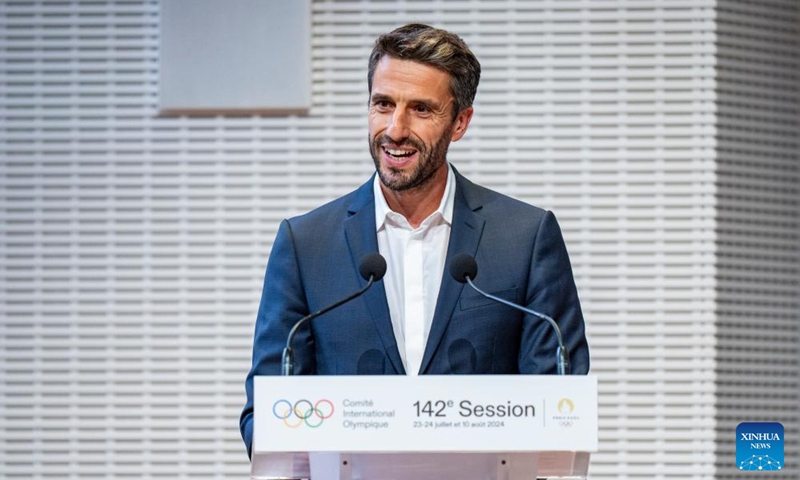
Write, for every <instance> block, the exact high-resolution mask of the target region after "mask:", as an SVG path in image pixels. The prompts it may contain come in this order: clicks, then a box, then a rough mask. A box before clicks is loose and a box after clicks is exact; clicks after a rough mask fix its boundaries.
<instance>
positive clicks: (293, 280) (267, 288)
mask: <svg viewBox="0 0 800 480" xmlns="http://www.w3.org/2000/svg"><path fill="white" fill-rule="evenodd" d="M308 313H309V312H308V305H307V302H306V297H305V293H304V289H303V281H302V279H301V278H300V269H299V267H298V263H297V255H296V250H295V243H294V238H293V235H292V228H291V225H290V224H289V222H288V221H286V220H284V221H283V222H282V223H281V225H280V227H279V228H278V234H277V236H276V237H275V243H274V244H273V246H272V252H271V253H270V256H269V262H268V264H267V272H266V275H265V277H264V287H263V290H262V293H261V303H260V305H259V307H258V316H257V317H256V325H255V334H254V336H253V363H252V368H251V369H250V372H249V373H248V374H247V379H246V380H245V391H246V393H247V403H246V404H245V406H244V409H243V410H242V414H241V416H240V418H239V429H240V430H241V433H242V439H243V440H244V443H245V446H246V448H247V454H248V455H251V453H252V443H253V407H254V405H253V377H254V376H255V375H280V374H281V355H282V353H283V348H284V346H285V345H286V338H287V337H288V335H289V331H290V330H291V329H292V327H293V326H294V324H295V323H296V322H297V321H298V320H300V319H301V318H303V317H304V316H306V315H307V314H308ZM292 347H293V349H294V350H295V359H296V363H295V373H296V374H301V375H309V374H313V373H314V372H315V370H316V361H315V353H314V339H313V337H312V335H311V329H310V327H309V326H308V324H306V325H305V326H304V327H301V328H300V329H299V330H298V331H297V334H296V336H295V338H294V342H293V343H292Z"/></svg>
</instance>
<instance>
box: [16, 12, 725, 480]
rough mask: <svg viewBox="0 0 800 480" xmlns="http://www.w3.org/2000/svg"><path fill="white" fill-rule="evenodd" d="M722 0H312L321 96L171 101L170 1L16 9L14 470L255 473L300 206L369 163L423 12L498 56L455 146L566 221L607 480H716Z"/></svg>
mask: <svg viewBox="0 0 800 480" xmlns="http://www.w3.org/2000/svg"><path fill="white" fill-rule="evenodd" d="M714 4H715V3H714V2H713V1H712V0H686V1H680V0H676V1H657V2H651V1H606V0H597V1H591V2H589V1H586V0H583V1H571V0H558V1H554V0H552V1H525V2H523V1H510V0H509V1H489V0H469V1H467V0H464V1H399V2H366V1H361V2H357V1H354V2H333V1H317V2H313V4H312V21H313V26H312V31H313V42H312V55H313V58H312V66H313V107H312V110H311V113H310V115H309V116H307V117H287V118H257V117H252V118H251V117H247V118H205V119H191V118H177V119H168V118H156V117H155V114H156V109H157V92H158V85H157V79H158V35H159V30H158V21H159V19H158V2H154V1H140V2H136V1H133V2H124V3H123V2H119V3H117V2H12V1H2V2H0V45H2V47H0V59H2V62H3V63H2V67H0V162H1V163H0V169H1V170H0V202H2V206H1V207H0V220H1V221H2V223H0V319H1V323H0V372H1V373H0V376H1V377H2V380H0V389H2V395H0V422H1V426H0V472H1V473H0V476H5V477H7V478H16V477H31V476H32V477H37V478H38V477H45V476H59V477H68V478H89V477H91V476H93V475H94V476H107V477H109V478H125V477H147V478H155V477H162V478H189V477H191V478H211V477H213V478H222V477H225V478H227V477H230V478H243V477H244V476H245V475H246V472H247V469H248V464H247V457H246V455H245V453H244V449H243V447H242V445H241V441H240V440H239V436H238V435H239V434H238V428H237V420H238V415H239V411H240V408H241V405H242V403H243V396H244V395H243V388H242V383H243V380H244V376H245V374H246V372H247V369H248V366H249V358H250V344H251V334H252V324H253V321H254V317H255V310H256V306H257V302H258V296H259V292H260V283H261V279H262V275H263V268H264V265H265V263H266V259H267V256H268V253H269V249H270V245H271V242H272V238H273V236H274V234H275V231H276V228H277V225H278V222H279V221H280V219H282V218H283V217H285V216H289V215H293V214H296V213H299V212H303V211H306V210H308V209H311V208H313V207H314V206H316V205H319V204H321V203H323V202H324V201H326V200H328V199H331V198H333V197H335V196H338V195H340V194H342V193H345V192H347V191H349V190H351V189H353V188H355V187H356V186H357V185H359V184H360V183H361V182H362V181H364V180H365V179H366V178H367V176H368V175H369V173H370V170H371V160H370V158H369V155H368V152H367V148H366V119H365V115H366V100H367V94H366V79H365V76H366V73H365V71H366V58H367V55H368V53H369V51H370V48H371V44H372V41H373V40H374V38H375V37H376V36H377V35H379V34H380V33H383V32H386V31H388V30H390V29H392V28H394V27H396V26H398V25H401V24H403V23H406V22H409V21H423V22H427V23H432V24H435V25H437V26H442V27H444V28H448V29H451V30H453V31H456V32H457V33H459V34H461V35H462V36H463V37H464V38H465V40H466V41H467V42H468V43H469V44H470V45H471V46H472V47H473V50H474V51H475V53H476V54H477V55H478V57H479V58H480V60H481V62H482V64H483V67H484V76H483V80H482V82H481V87H480V89H479V92H478V98H477V103H476V117H475V119H474V121H473V125H472V126H471V128H470V131H469V133H468V134H467V138H465V139H464V140H462V141H461V142H459V143H458V144H456V145H455V146H454V147H453V148H452V149H451V154H450V158H451V160H452V161H453V162H454V164H455V165H456V166H457V167H458V168H459V169H460V170H461V171H462V172H463V173H465V174H466V175H468V176H469V177H471V178H472V179H473V180H475V181H478V182H480V183H483V184H485V185H487V186H490V187H492V188H496V189H498V190H500V191H503V192H506V193H508V194H510V195H513V196H516V197H519V198H522V199H524V200H526V201H529V202H531V203H534V204H537V205H539V206H542V207H546V208H550V209H553V210H554V211H555V212H556V214H557V216H558V217H559V219H560V221H561V223H562V227H563V229H564V233H565V236H566V239H567V243H568V248H569V250H570V253H571V255H572V260H573V264H574V269H575V274H576V280H577V282H578V286H579V291H580V295H581V298H582V301H583V305H584V312H585V315H586V319H587V323H588V332H589V336H590V342H591V348H592V357H593V373H595V374H596V375H598V376H599V378H600V389H601V405H600V416H601V431H600V445H601V451H600V452H599V453H597V454H596V455H595V456H594V460H593V464H592V468H591V472H592V474H593V478H626V479H666V478H676V479H677V478H680V479H685V478H710V477H711V476H712V475H713V473H714V471H715V466H714V459H715V445H714V440H715V416H714V414H715V383H714V380H715V371H714V367H715V349H714V347H715V339H714V335H715V311H716V307H715V305H716V304H715V274H716V270H715V259H716V256H715V238H716V233H715V225H716V223H715V221H716V220H715V215H716V209H715V192H716V190H715V180H716V176H715V158H716V152H715V146H716V139H715V134H716V130H715V119H716V117H715V113H714V112H715V92H714V89H715V67H714V65H715V44H714V42H715V13H714V10H713V7H714ZM278 48H279V46H278ZM220 81H221V82H224V76H221V77H220ZM687 438H690V439H691V440H687Z"/></svg>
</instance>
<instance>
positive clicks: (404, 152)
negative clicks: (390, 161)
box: [386, 148, 414, 157]
mask: <svg viewBox="0 0 800 480" xmlns="http://www.w3.org/2000/svg"><path fill="white" fill-rule="evenodd" d="M386 151H387V152H388V153H389V155H392V156H395V157H407V156H409V155H411V154H413V153H414V150H410V151H407V150H395V149H393V148H387V149H386Z"/></svg>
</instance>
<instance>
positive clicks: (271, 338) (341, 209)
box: [240, 24, 589, 452]
mask: <svg viewBox="0 0 800 480" xmlns="http://www.w3.org/2000/svg"><path fill="white" fill-rule="evenodd" d="M479 78H480V64H479V63H478V60H477V59H476V58H475V56H474V55H473V54H472V52H471V51H470V50H469V48H468V47H467V46H466V44H464V42H463V41H462V40H461V39H460V38H459V37H457V36H456V35H454V34H451V33H449V32H446V31H443V30H437V29H434V28H431V27H429V26H426V25H419V24H412V25H406V26H404V27H401V28H398V29H397V30H394V31H393V32H391V33H389V34H387V35H384V36H382V37H380V38H379V39H378V40H377V41H376V44H375V48H374V49H373V51H372V54H371V56H370V60H369V71H368V81H369V93H370V97H369V115H368V118H369V146H370V153H371V154H372V158H373V160H374V162H375V168H376V171H377V174H376V175H374V176H373V178H372V179H371V180H370V181H368V182H367V183H365V184H364V185H362V186H361V187H360V188H359V189H358V190H356V191H354V192H352V193H350V194H348V195H345V196H344V197H342V198H339V199H337V200H335V201H333V202H331V203H329V204H327V205H324V206H322V207H320V208H318V209H316V210H314V211H312V212H310V213H308V214H306V215H302V216H300V217H296V218H292V219H289V220H284V221H283V222H282V223H281V226H280V228H279V230H278V234H277V237H276V238H275V243H274V245H273V248H272V253H271V255H270V258H269V264H268V266H267V273H266V277H265V280H264V290H263V293H262V297H261V305H260V308H259V312H258V317H257V321H256V328H255V338H254V342H253V367H252V369H251V371H250V374H249V375H248V377H247V382H246V390H247V404H246V405H245V408H244V411H243V412H242V416H241V419H240V428H241V430H242V436H243V438H244V441H245V444H246V446H247V450H248V452H250V448H251V442H252V414H253V380H252V377H253V375H277V374H279V373H280V358H281V352H282V349H283V347H284V344H285V341H286V337H287V335H288V333H289V330H290V329H291V328H292V326H293V325H294V324H295V322H296V321H297V320H299V319H300V318H302V317H303V316H305V315H307V314H309V313H310V312H314V311H317V310H319V309H321V308H324V307H326V306H328V305H330V304H332V303H334V302H336V301H337V300H339V299H341V298H344V297H346V296H347V295H349V294H350V293H353V292H355V291H356V290H358V289H359V288H361V287H362V286H363V285H364V284H365V282H364V280H363V279H362V278H361V277H360V276H359V273H358V263H359V260H360V259H361V258H362V257H363V256H364V255H366V254H368V253H371V252H376V251H377V252H380V254H381V255H383V256H384V257H385V258H386V260H387V263H388V269H387V273H386V276H385V277H384V279H383V281H382V282H378V283H376V284H375V285H374V286H373V287H372V288H371V289H370V290H368V291H367V293H366V294H365V295H364V296H363V297H361V298H359V299H357V300H355V301H352V302H350V303H348V304H346V305H344V306H342V307H340V308H338V309H336V310H333V311H331V312H329V313H327V314H325V315H323V316H320V317H318V318H317V319H315V320H314V321H313V322H310V324H306V325H305V326H304V327H303V328H301V329H300V330H299V331H298V334H297V336H296V337H295V340H294V343H293V348H294V350H295V359H296V362H297V364H296V366H295V368H296V372H297V373H300V374H306V375H309V374H310V375H313V374H316V375H355V374H395V375H405V374H410V375H416V374H418V373H419V374H452V373H460V374H516V373H528V374H545V373H555V372H556V354H555V352H556V347H557V343H556V336H555V334H554V332H553V329H552V327H551V326H550V325H549V324H548V323H547V322H544V321H541V320H539V319H536V318H534V317H531V316H526V315H523V314H522V313H520V312H518V311H516V310H514V309H511V308H510V307H507V306H503V305H501V304H498V303H495V302H493V301H491V300H489V299H486V298H484V297H482V296H480V295H478V294H477V293H476V292H475V291H473V290H472V289H471V288H470V287H466V288H465V287H464V285H463V284H461V283H458V282H456V281H455V280H453V279H452V278H451V277H450V276H449V275H448V274H445V273H444V271H445V269H446V266H447V265H448V261H449V260H450V259H451V258H452V257H453V256H454V255H456V254H459V253H466V254H469V255H472V256H474V257H475V259H476V260H477V262H478V265H479V267H480V270H479V272H480V273H479V275H477V277H476V280H475V283H476V285H478V286H479V287H481V288H482V289H483V290H484V291H487V292H489V293H493V294H494V295H497V296H499V297H502V298H505V299H507V300H510V301H513V302H517V303H520V304H523V305H526V306H527V307H529V308H531V309H533V310H536V311H540V312H543V313H545V314H548V315H550V316H552V317H553V318H554V319H556V321H557V322H558V323H559V325H560V327H561V330H562V332H563V334H564V340H565V345H566V346H567V349H568V350H569V352H570V353H571V360H572V373H578V374H585V373H587V371H588V369H589V351H588V347H587V344H586V338H585V335H584V323H583V317H582V315H581V310H580V305H579V302H578V296H577V292H576V289H575V282H574V280H573V277H572V270H571V268H570V264H569V259H568V257H567V251H566V248H565V246H564V242H563V239H562V237H561V232H560V230H559V228H558V225H557V223H556V220H555V218H554V216H553V215H552V214H551V213H550V212H546V211H544V210H541V209H538V208H536V207H532V206H530V205H527V204H524V203H522V202H519V201H517V200H514V199H511V198H509V197H506V196H504V195H501V194H499V193H496V192H493V191H491V190H488V189H485V188H483V187H480V186H477V185H475V184H473V183H471V182H470V181H469V180H467V179H466V178H464V177H462V176H461V175H460V174H459V173H458V172H457V171H456V170H455V169H454V168H453V167H452V166H449V165H448V163H447V160H446V154H447V149H448V146H449V144H450V142H454V141H457V140H459V139H460V138H461V137H463V136H464V134H465V133H466V131H467V127H468V126H469V123H470V120H471V119H472V113H473V108H472V102H473V99H474V98H475V92H476V90H477V87H478V80H479Z"/></svg>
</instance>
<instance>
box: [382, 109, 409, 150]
mask: <svg viewBox="0 0 800 480" xmlns="http://www.w3.org/2000/svg"><path fill="white" fill-rule="evenodd" d="M386 135H388V136H389V138H391V139H392V141H393V142H395V143H402V142H403V141H404V140H405V139H407V138H408V135H409V130H408V117H407V114H406V112H405V111H404V110H403V109H400V108H397V109H395V110H394V113H392V118H391V120H390V121H389V126H388V127H387V128H386Z"/></svg>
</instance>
